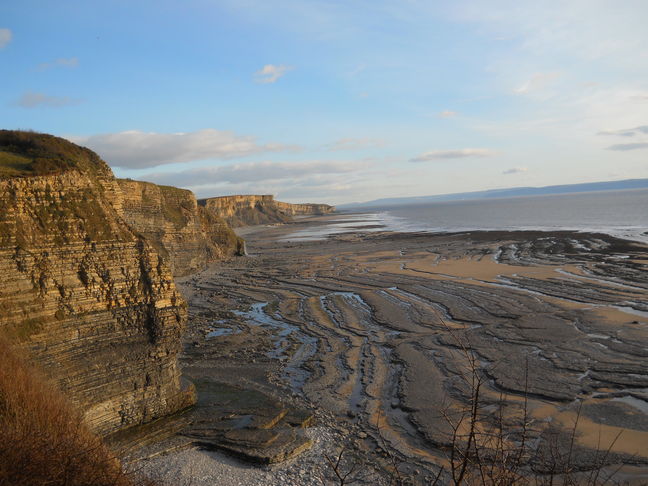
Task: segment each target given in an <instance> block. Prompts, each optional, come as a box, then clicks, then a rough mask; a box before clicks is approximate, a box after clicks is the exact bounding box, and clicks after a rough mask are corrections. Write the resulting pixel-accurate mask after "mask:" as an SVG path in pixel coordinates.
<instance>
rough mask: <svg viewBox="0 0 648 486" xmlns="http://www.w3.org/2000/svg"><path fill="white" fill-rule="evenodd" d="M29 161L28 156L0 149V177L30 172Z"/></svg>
mask: <svg viewBox="0 0 648 486" xmlns="http://www.w3.org/2000/svg"><path fill="white" fill-rule="evenodd" d="M31 163H32V160H31V159H30V158H28V157H23V156H22V155H16V154H12V153H10V152H5V151H0V177H15V176H19V175H22V174H26V173H28V172H31Z"/></svg>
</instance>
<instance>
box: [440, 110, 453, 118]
mask: <svg viewBox="0 0 648 486" xmlns="http://www.w3.org/2000/svg"><path fill="white" fill-rule="evenodd" d="M439 116H440V117H441V118H452V117H453V116H457V112H456V111H452V110H443V111H442V112H441V113H439Z"/></svg>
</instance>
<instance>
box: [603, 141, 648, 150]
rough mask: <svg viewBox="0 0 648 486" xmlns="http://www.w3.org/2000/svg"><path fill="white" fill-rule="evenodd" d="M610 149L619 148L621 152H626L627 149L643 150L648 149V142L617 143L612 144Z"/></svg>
mask: <svg viewBox="0 0 648 486" xmlns="http://www.w3.org/2000/svg"><path fill="white" fill-rule="evenodd" d="M607 149H608V150H617V151H620V152H625V151H627V150H642V149H648V142H639V143H617V144H615V145H610V146H609V147H608V148H607Z"/></svg>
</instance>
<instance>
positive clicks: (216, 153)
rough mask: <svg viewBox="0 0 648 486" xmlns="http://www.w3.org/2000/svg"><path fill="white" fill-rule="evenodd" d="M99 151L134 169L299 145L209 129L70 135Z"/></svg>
mask: <svg viewBox="0 0 648 486" xmlns="http://www.w3.org/2000/svg"><path fill="white" fill-rule="evenodd" d="M70 138H71V139H72V140H73V141H75V142H76V143H79V144H82V145H86V146H88V147H90V148H91V149H93V150H95V151H96V152H98V153H99V154H100V155H101V156H102V157H103V158H104V159H105V160H106V161H107V162H108V163H109V164H110V165H112V166H116V167H125V168H133V169H142V168H146V167H156V166H158V165H164V164H174V163H183V162H191V161H195V160H207V159H221V160H226V159H234V158H237V157H245V156H248V155H253V154H259V153H263V152H287V151H291V152H295V151H298V150H300V147H298V146H296V145H283V144H279V143H266V144H259V143H257V141H256V139H255V138H254V137H251V136H245V135H236V134H235V133H232V132H230V131H225V130H215V129H213V128H206V129H204V130H198V131H196V132H189V133H155V132H141V131H139V130H130V131H125V132H118V133H105V134H99V135H92V136H89V137H74V136H73V137H70Z"/></svg>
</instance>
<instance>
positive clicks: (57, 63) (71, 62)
mask: <svg viewBox="0 0 648 486" xmlns="http://www.w3.org/2000/svg"><path fill="white" fill-rule="evenodd" d="M78 65H79V59H78V58H76V57H68V58H65V57H61V58H59V59H56V60H54V61H52V62H43V63H41V64H39V65H38V70H39V71H45V70H46V69H51V68H54V67H66V68H75V67H77V66H78Z"/></svg>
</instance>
